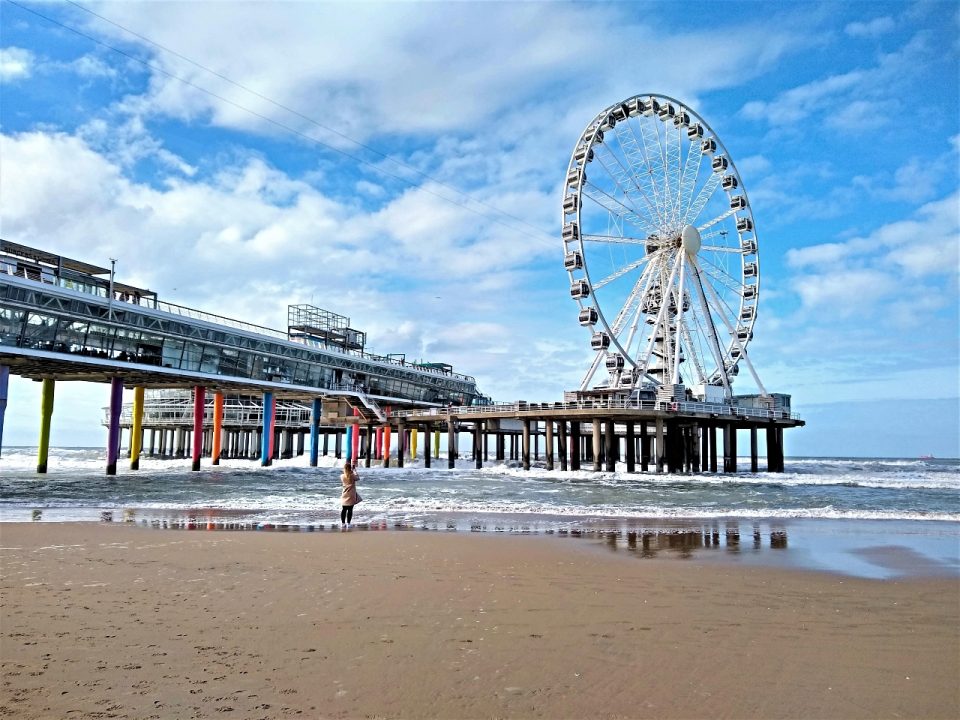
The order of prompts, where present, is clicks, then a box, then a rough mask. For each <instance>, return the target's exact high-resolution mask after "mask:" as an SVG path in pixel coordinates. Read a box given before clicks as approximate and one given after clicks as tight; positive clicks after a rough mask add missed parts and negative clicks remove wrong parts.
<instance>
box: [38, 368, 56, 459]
mask: <svg viewBox="0 0 960 720" xmlns="http://www.w3.org/2000/svg"><path fill="white" fill-rule="evenodd" d="M53 390H54V380H53V378H44V379H43V387H42V388H41V390H40V447H39V448H38V449H37V472H38V473H45V472H46V471H47V455H48V453H49V451H50V418H51V417H53Z"/></svg>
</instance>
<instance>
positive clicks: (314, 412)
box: [310, 398, 323, 467]
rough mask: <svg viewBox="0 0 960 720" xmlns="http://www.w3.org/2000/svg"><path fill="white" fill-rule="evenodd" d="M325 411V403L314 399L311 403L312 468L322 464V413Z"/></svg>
mask: <svg viewBox="0 0 960 720" xmlns="http://www.w3.org/2000/svg"><path fill="white" fill-rule="evenodd" d="M322 411H323V401H322V400H321V399H320V398H314V399H313V402H311V403H310V467H316V466H317V465H318V464H319V462H320V413H321V412H322Z"/></svg>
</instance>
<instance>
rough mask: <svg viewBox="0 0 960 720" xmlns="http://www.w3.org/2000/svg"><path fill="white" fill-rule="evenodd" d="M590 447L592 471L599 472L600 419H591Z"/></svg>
mask: <svg viewBox="0 0 960 720" xmlns="http://www.w3.org/2000/svg"><path fill="white" fill-rule="evenodd" d="M590 447H591V448H593V471H594V472H600V418H593V432H591V433H590Z"/></svg>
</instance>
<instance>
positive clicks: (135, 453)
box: [130, 385, 143, 470]
mask: <svg viewBox="0 0 960 720" xmlns="http://www.w3.org/2000/svg"><path fill="white" fill-rule="evenodd" d="M142 445H143V385H137V386H136V387H135V388H134V389H133V423H132V427H131V428H130V469H131V470H139V469H140V451H141V450H142V449H143V448H142Z"/></svg>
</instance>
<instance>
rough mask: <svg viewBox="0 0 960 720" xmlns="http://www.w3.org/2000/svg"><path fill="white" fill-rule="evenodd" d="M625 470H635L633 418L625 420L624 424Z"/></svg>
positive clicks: (635, 447)
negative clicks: (625, 423)
mask: <svg viewBox="0 0 960 720" xmlns="http://www.w3.org/2000/svg"><path fill="white" fill-rule="evenodd" d="M626 431H627V432H626V445H627V447H626V451H627V453H626V454H627V472H628V473H632V472H636V471H637V441H636V438H635V437H634V436H633V420H627V425H626Z"/></svg>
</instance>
